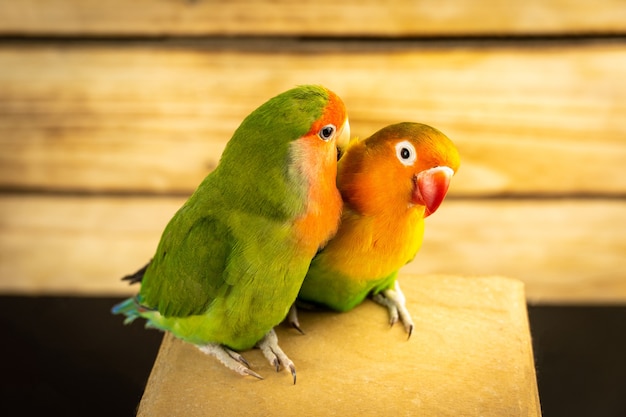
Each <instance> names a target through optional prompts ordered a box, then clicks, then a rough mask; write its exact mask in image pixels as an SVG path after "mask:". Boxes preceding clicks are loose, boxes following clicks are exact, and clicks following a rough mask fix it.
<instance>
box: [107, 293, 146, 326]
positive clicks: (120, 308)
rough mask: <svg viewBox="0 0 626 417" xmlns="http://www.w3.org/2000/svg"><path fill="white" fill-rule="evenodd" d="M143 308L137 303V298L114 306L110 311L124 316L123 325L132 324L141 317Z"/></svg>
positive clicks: (128, 299)
mask: <svg viewBox="0 0 626 417" xmlns="http://www.w3.org/2000/svg"><path fill="white" fill-rule="evenodd" d="M142 310H143V307H142V306H141V305H140V304H139V301H137V297H131V298H127V299H126V300H124V301H122V302H121V303H119V304H116V305H114V306H113V308H112V309H111V313H113V314H123V315H125V316H126V318H125V319H124V324H129V323H132V322H133V321H134V320H135V319H136V318H137V317H141V311H142Z"/></svg>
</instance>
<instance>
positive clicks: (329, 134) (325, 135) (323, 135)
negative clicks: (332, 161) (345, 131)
mask: <svg viewBox="0 0 626 417" xmlns="http://www.w3.org/2000/svg"><path fill="white" fill-rule="evenodd" d="M336 131H337V128H336V127H335V125H333V124H329V125H326V126H324V127H323V128H321V129H320V131H319V132H317V136H319V138H320V139H321V140H323V141H324V142H327V141H329V140H331V139H332V138H333V136H335V132H336Z"/></svg>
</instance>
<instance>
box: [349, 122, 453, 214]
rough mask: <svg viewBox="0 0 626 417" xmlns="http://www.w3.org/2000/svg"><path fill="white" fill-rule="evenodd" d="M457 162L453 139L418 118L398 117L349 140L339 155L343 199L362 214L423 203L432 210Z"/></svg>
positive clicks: (396, 211) (407, 207) (423, 205)
mask: <svg viewBox="0 0 626 417" xmlns="http://www.w3.org/2000/svg"><path fill="white" fill-rule="evenodd" d="M458 167H459V155H458V152H457V150H456V147H455V146H454V144H453V143H452V142H451V141H450V140H449V139H448V138H447V137H446V136H445V135H444V134H443V133H441V132H439V131H438V130H436V129H433V128H431V127H429V126H427V125H423V124H419V123H400V124H396V125H391V126H388V127H386V128H384V129H382V130H379V131H378V132H376V133H375V134H374V135H372V136H370V137H369V138H367V139H365V140H363V141H361V142H358V143H356V144H354V145H352V146H351V147H350V148H349V149H348V151H347V152H346V154H345V155H344V156H343V157H342V158H341V160H340V161H339V171H338V177H337V182H338V188H339V191H340V192H341V193H342V196H343V198H344V202H345V203H346V204H348V205H349V206H351V207H353V208H354V209H355V210H357V211H359V212H361V213H362V214H365V215H368V214H369V215H376V214H380V213H383V212H386V211H389V213H390V215H392V213H399V212H400V211H402V210H407V209H412V208H416V207H417V208H423V210H424V216H429V215H430V214H432V213H434V212H435V211H436V210H437V208H438V207H439V205H440V204H441V202H442V201H443V199H444V197H445V196H446V194H447V191H448V187H449V185H450V179H451V178H452V176H453V175H454V173H455V172H456V170H457V169H458Z"/></svg>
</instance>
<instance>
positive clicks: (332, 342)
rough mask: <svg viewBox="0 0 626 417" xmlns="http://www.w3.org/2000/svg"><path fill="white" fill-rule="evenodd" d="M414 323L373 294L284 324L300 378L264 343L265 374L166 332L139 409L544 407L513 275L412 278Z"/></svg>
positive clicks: (283, 340)
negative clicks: (410, 326) (243, 370)
mask: <svg viewBox="0 0 626 417" xmlns="http://www.w3.org/2000/svg"><path fill="white" fill-rule="evenodd" d="M400 281H401V283H402V286H403V289H404V292H405V295H406V296H407V299H408V300H407V306H408V308H409V310H410V311H411V313H412V315H413V319H414V322H415V329H414V331H413V335H412V336H411V338H410V339H409V340H407V337H406V333H405V332H404V329H403V328H402V326H400V325H396V326H395V327H393V328H390V327H389V325H388V322H387V319H388V317H387V312H386V310H385V309H383V308H382V307H380V306H378V305H376V304H374V303H373V302H371V301H369V300H368V301H366V302H364V303H363V304H361V305H360V306H359V307H357V308H356V309H354V310H352V311H351V312H348V313H333V312H327V311H313V312H312V311H301V312H300V324H301V325H302V327H303V328H304V330H305V331H306V334H305V335H301V334H299V333H297V332H296V331H295V330H293V329H291V328H289V327H288V326H286V325H281V326H279V328H278V329H277V333H278V337H279V342H280V345H281V347H282V348H283V350H284V351H285V352H286V353H287V355H289V356H290V358H291V359H292V360H293V361H294V363H295V364H296V368H297V373H298V379H297V384H296V385H295V386H294V385H293V383H292V378H291V375H290V374H289V372H287V371H285V370H281V372H279V373H276V372H275V370H274V369H273V368H272V367H271V366H270V365H269V363H267V362H266V361H265V359H264V358H263V356H262V355H261V352H260V351H259V350H252V351H248V352H244V354H245V356H246V358H247V360H248V361H249V362H250V364H251V366H252V367H253V368H254V370H255V371H257V372H258V373H260V374H261V375H263V377H264V378H265V379H264V380H257V379H255V378H253V377H241V376H239V375H237V374H235V373H234V372H232V371H230V370H228V369H226V368H225V367H224V366H222V365H221V364H220V363H219V362H218V361H217V360H215V359H214V358H212V357H208V356H206V355H204V354H203V353H201V352H200V351H199V350H198V349H196V348H195V347H193V346H191V345H189V344H187V343H184V342H181V341H180V340H178V339H175V338H173V337H171V336H170V335H168V336H166V337H165V338H164V339H163V343H162V346H161V349H160V351H159V354H158V357H157V359H156V362H155V364H154V367H153V370H152V373H151V375H150V378H149V381H148V384H147V386H146V390H145V393H144V395H143V398H142V400H141V403H140V405H139V411H138V415H139V416H151V417H154V416H177V415H180V416H189V417H192V416H218V415H219V416H230V415H237V416H269V415H276V416H292V415H293V416H296V415H297V416H306V415H324V416H335V415H336V416H352V415H358V416H377V415H396V416H398V415H401V416H404V415H420V416H461V415H462V416H538V415H540V414H541V411H540V407H539V398H538V393H537V383H536V378H535V368H534V362H533V355H532V346H531V341H530V333H529V327H528V319H527V313H526V303H525V297H524V286H523V284H522V283H521V282H520V281H517V280H513V279H509V278H502V277H457V276H436V275H428V276H421V277H417V276H414V277H401V279H400Z"/></svg>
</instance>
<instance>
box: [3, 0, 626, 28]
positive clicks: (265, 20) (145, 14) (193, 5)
mask: <svg viewBox="0 0 626 417" xmlns="http://www.w3.org/2000/svg"><path fill="white" fill-rule="evenodd" d="M624 22H626V8H625V7H624V3H623V2H622V1H619V0H601V1H595V2H589V1H584V0H570V1H563V0H550V1H540V0H530V1H525V2H502V1H496V0H479V1H471V0H441V1H438V2H436V3H433V2H430V1H426V0H421V1H411V0H388V1H385V2H381V1H375V0H365V1H356V0H344V1H340V2H338V1H329V0H324V1H316V2H302V1H295V0H280V1H272V2H267V1H264V0H238V1H216V0H213V1H210V0H198V1H189V0H169V1H162V0H161V1H158V0H135V1H133V2H124V1H121V0H112V1H99V0H81V1H78V0H73V1H72V0H19V1H4V2H0V34H2V33H4V34H19V35H24V34H26V35H42V34H43V35H50V34H53V35H76V34H78V35H106V36H111V35H126V36H128V35H139V36H146V35H147V36H161V35H192V36H197V35H298V36H302V35H304V36H307V35H308V36H346V35H348V36H458V35H510V34H522V35H527V34H531V35H532V34H563V33H566V34H567V33H570V34H571V33H573V34H577V33H602V34H607V33H608V34H613V33H624V32H625V31H626V24H625V23H624Z"/></svg>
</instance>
